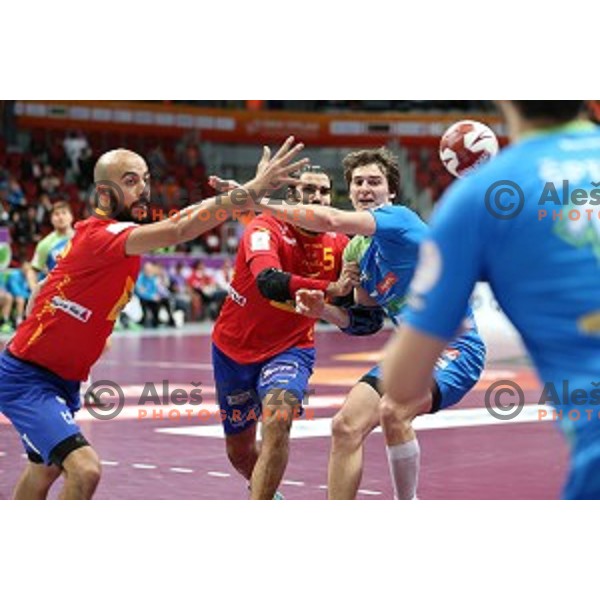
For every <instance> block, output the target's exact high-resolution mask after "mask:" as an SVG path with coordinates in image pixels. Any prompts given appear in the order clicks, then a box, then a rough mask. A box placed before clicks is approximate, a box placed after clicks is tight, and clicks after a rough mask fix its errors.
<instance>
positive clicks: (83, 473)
mask: <svg viewBox="0 0 600 600" xmlns="http://www.w3.org/2000/svg"><path fill="white" fill-rule="evenodd" d="M63 470H64V475H65V485H64V487H63V489H62V491H61V493H60V496H59V498H60V499H61V500H89V499H91V498H92V496H93V495H94V492H95V491H96V487H97V486H98V483H99V481H100V473H101V470H102V469H101V466H100V459H99V458H98V455H97V454H96V451H95V450H94V449H93V448H92V447H91V446H84V447H82V448H78V449H77V450H74V451H73V452H71V454H69V455H68V456H67V458H65V460H64V462H63Z"/></svg>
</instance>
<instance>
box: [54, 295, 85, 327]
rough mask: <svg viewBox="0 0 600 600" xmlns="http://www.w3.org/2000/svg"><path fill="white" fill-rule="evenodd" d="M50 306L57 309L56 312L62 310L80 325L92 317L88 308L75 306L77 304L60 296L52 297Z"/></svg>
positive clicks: (79, 305)
mask: <svg viewBox="0 0 600 600" xmlns="http://www.w3.org/2000/svg"><path fill="white" fill-rule="evenodd" d="M51 304H52V306H54V307H55V308H58V310H62V311H63V312H65V313H67V314H68V315H69V316H70V317H73V318H75V319H77V320H78V321H81V322H82V323H87V322H88V321H89V320H90V318H91V316H92V311H91V310H90V309H89V308H86V307H85V306H81V304H77V302H73V301H71V300H66V299H65V298H61V297H60V296H54V298H52V301H51Z"/></svg>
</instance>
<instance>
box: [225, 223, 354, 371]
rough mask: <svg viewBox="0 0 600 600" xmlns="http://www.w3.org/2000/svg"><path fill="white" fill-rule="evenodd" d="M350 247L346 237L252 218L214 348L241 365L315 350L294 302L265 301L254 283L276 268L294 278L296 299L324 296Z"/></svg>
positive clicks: (309, 325) (310, 325)
mask: <svg viewBox="0 0 600 600" xmlns="http://www.w3.org/2000/svg"><path fill="white" fill-rule="evenodd" d="M347 244H348V238H347V237H346V236H345V235H342V234H336V233H319V234H311V233H308V232H305V231H302V230H300V229H298V228H296V227H294V226H293V225H291V224H288V223H284V222H282V221H278V220H277V219H275V218H274V217H272V216H271V215H260V216H258V217H256V218H254V219H253V220H252V221H251V222H250V223H249V224H248V226H247V228H246V230H245V231H244V235H243V237H242V241H241V244H240V249H239V251H238V254H237V258H236V264H235V273H234V276H233V280H232V282H231V287H230V290H229V295H228V297H227V300H226V301H225V304H224V306H223V309H222V310H221V314H220V315H219V318H218V319H217V322H216V323H215V327H214V330H213V342H214V343H215V345H216V346H217V347H218V348H219V350H221V351H222V352H224V353H225V354H226V355H227V356H229V357H230V358H232V359H234V360H235V361H237V362H239V363H242V364H249V363H255V362H259V361H262V360H265V359H267V358H270V357H272V356H275V355H277V354H279V353H281V352H283V351H285V350H288V349H290V348H294V347H297V348H312V347H314V324H315V321H314V319H310V318H308V317H304V316H302V315H299V314H298V313H296V312H295V308H294V302H293V301H289V302H287V303H283V302H275V301H272V300H268V299H267V298H265V297H264V296H263V295H262V294H261V293H260V292H259V290H258V286H257V283H256V278H257V276H258V274H259V273H260V272H261V271H262V270H264V269H268V268H276V269H280V270H282V271H285V272H286V273H291V274H292V279H291V281H290V293H291V295H292V297H293V296H294V295H295V292H296V291H297V290H298V289H301V288H303V287H305V288H311V289H321V290H323V291H325V289H326V288H327V285H328V284H329V283H331V282H332V281H336V280H337V279H338V277H339V275H340V271H341V268H342V259H343V253H344V248H345V247H346V245H347Z"/></svg>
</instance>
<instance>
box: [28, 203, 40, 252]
mask: <svg viewBox="0 0 600 600" xmlns="http://www.w3.org/2000/svg"><path fill="white" fill-rule="evenodd" d="M24 221H25V227H26V229H27V244H37V243H38V242H39V241H40V237H41V236H40V232H41V228H40V226H39V224H38V222H37V208H36V207H35V206H28V207H27V212H26V213H25V216H24Z"/></svg>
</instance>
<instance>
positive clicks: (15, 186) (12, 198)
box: [7, 177, 27, 212]
mask: <svg viewBox="0 0 600 600" xmlns="http://www.w3.org/2000/svg"><path fill="white" fill-rule="evenodd" d="M7 200H8V203H9V204H10V210H11V212H12V211H13V210H14V209H15V208H20V207H23V206H25V205H26V204H27V202H26V200H25V194H24V193H23V190H22V189H21V186H20V185H19V182H18V181H17V180H16V179H15V178H14V177H11V178H10V179H9V182H8V198H7Z"/></svg>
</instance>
